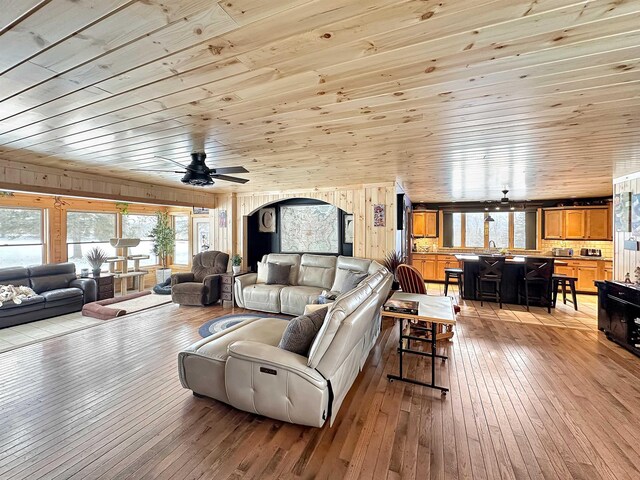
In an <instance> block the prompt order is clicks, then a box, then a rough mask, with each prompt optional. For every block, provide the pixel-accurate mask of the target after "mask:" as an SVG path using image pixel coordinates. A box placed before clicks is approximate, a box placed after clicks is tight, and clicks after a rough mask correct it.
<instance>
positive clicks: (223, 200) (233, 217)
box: [211, 182, 396, 260]
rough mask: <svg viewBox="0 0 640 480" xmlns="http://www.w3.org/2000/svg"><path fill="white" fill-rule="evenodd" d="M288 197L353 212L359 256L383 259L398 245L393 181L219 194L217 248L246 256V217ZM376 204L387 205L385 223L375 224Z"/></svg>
mask: <svg viewBox="0 0 640 480" xmlns="http://www.w3.org/2000/svg"><path fill="white" fill-rule="evenodd" d="M288 198H311V199H315V200H322V201H324V202H327V203H330V204H332V205H335V206H336V207H338V208H340V209H342V210H344V211H345V212H347V213H353V215H354V221H355V228H354V243H353V255H354V256H356V257H366V258H373V259H377V260H382V259H383V258H384V256H385V255H386V253H387V252H389V251H391V250H395V249H396V185H395V183H393V182H387V183H381V184H367V185H358V186H353V187H347V188H332V189H314V190H294V191H286V192H268V193H238V194H229V195H217V199H216V205H217V208H215V209H213V210H212V211H211V226H212V232H213V239H214V248H216V249H218V250H222V251H226V252H229V253H230V254H233V253H240V254H241V255H242V256H243V257H244V258H246V257H247V245H246V217H247V216H249V215H251V214H252V213H254V212H255V211H256V210H258V209H260V208H262V207H264V206H268V205H269V204H272V203H275V202H278V201H280V200H285V199H288ZM376 204H382V205H385V212H386V221H385V226H384V227H374V222H373V206H374V205H376ZM221 210H226V212H227V227H226V228H225V227H220V225H219V215H220V211H221Z"/></svg>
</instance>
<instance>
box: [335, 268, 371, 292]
mask: <svg viewBox="0 0 640 480" xmlns="http://www.w3.org/2000/svg"><path fill="white" fill-rule="evenodd" d="M365 278H367V274H366V273H364V272H356V271H354V270H342V269H339V270H338V272H336V279H335V281H334V282H333V287H331V290H332V291H334V292H340V293H345V292H348V291H349V290H353V289H354V288H356V287H357V286H358V284H359V283H360V282H361V281H362V280H364V279H365Z"/></svg>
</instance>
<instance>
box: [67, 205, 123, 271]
mask: <svg viewBox="0 0 640 480" xmlns="http://www.w3.org/2000/svg"><path fill="white" fill-rule="evenodd" d="M116 237H117V231H116V214H115V213H98V212H67V256H68V259H69V261H70V262H73V263H75V264H76V270H80V269H81V268H90V267H89V264H88V263H87V261H86V260H85V255H86V254H87V252H88V251H89V250H91V249H92V248H93V247H99V248H101V249H102V250H104V251H105V253H106V254H107V256H109V257H115V255H116V249H115V248H113V247H112V246H111V244H110V243H109V240H110V239H112V238H116ZM104 268H105V266H104V265H103V269H104Z"/></svg>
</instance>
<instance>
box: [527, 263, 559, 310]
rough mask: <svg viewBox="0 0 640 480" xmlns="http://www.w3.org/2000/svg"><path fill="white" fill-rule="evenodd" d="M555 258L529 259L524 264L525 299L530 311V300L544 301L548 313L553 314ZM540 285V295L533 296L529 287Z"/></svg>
mask: <svg viewBox="0 0 640 480" xmlns="http://www.w3.org/2000/svg"><path fill="white" fill-rule="evenodd" d="M554 261H555V259H554V258H545V257H527V258H526V260H525V262H524V278H523V281H524V297H525V303H526V305H527V311H529V300H534V301H537V302H540V303H542V301H543V300H545V301H546V304H547V312H548V313H551V307H552V306H554V303H553V298H552V291H551V289H552V288H553V279H552V277H553V264H554ZM531 285H538V286H539V287H540V288H539V292H540V294H539V295H538V296H534V297H532V296H531V292H530V291H529V287H530V286H531Z"/></svg>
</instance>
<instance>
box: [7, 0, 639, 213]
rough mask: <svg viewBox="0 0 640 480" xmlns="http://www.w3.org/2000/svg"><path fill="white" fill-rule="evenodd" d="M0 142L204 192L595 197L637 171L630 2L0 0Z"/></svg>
mask: <svg viewBox="0 0 640 480" xmlns="http://www.w3.org/2000/svg"><path fill="white" fill-rule="evenodd" d="M0 34H1V36H0V71H2V72H3V73H2V75H1V76H0V99H1V103H0V119H1V120H0V145H1V146H0V158H4V159H6V160H14V161H17V162H25V163H27V164H37V165H48V166H54V167H61V168H66V169H72V170H74V169H75V170H82V171H90V172H94V173H97V174H100V175H108V176H113V177H120V178H128V179H132V180H142V181H146V182H153V183H156V184H158V185H172V186H179V185H180V183H179V175H176V174H172V173H145V172H134V171H131V169H134V168H147V167H148V168H158V169H168V170H172V169H173V167H174V166H173V165H172V164H171V163H169V162H167V161H166V160H161V159H159V158H157V156H163V157H167V158H171V159H174V160H176V161H180V162H183V163H186V162H188V154H189V153H190V152H191V151H192V150H194V149H195V150H199V149H202V146H203V145H204V149H205V151H206V153H207V154H208V163H209V166H211V167H221V166H233V165H243V166H245V167H246V168H247V169H249V170H250V172H251V173H250V174H248V175H246V177H247V178H249V179H250V182H249V183H248V184H246V185H244V186H237V185H232V184H228V183H225V182H218V183H217V184H216V185H215V186H214V187H212V191H214V192H216V191H231V190H236V191H251V190H253V191H258V190H283V189H294V188H302V187H304V188H308V187H332V186H340V185H351V184H355V183H361V182H379V181H390V180H395V179H397V180H398V181H399V182H400V183H401V184H402V185H403V186H404V187H405V188H406V190H407V192H408V193H409V195H410V196H411V198H412V199H414V200H416V201H449V200H483V199H491V198H497V197H498V195H500V190H501V189H502V188H503V186H508V187H509V188H510V189H511V194H510V196H511V197H512V198H513V199H525V198H557V197H559V196H566V197H568V196H572V195H577V196H588V195H606V194H610V193H611V178H612V176H613V175H615V174H616V173H617V172H621V171H623V170H630V169H633V168H640V121H639V120H640V119H639V116H640V88H639V86H640V69H639V68H638V66H639V65H640V1H638V0H635V1H624V0H618V1H613V0H592V1H591V0H583V1H571V0H535V1H532V0H527V1H520V0H439V1H429V0H404V1H401V0H375V1H374V0H359V1H353V0H278V1H267V0H264V1H260V0H225V1H222V2H219V3H215V2H212V1H211V0H173V1H170V0H140V1H133V0H93V1H91V0H3V2H2V8H1V9H0Z"/></svg>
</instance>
